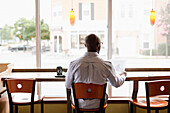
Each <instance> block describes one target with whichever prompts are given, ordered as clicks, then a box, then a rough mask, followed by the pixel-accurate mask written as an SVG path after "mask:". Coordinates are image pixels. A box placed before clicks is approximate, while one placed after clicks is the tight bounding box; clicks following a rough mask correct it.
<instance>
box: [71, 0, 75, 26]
mask: <svg viewBox="0 0 170 113" xmlns="http://www.w3.org/2000/svg"><path fill="white" fill-rule="evenodd" d="M74 23H75V15H74V10H73V0H72V9H71V11H70V24H71V26H73V25H74Z"/></svg>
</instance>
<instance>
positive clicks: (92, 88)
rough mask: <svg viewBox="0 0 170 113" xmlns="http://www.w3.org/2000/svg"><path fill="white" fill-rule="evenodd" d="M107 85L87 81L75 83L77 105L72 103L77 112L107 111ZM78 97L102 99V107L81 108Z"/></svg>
mask: <svg viewBox="0 0 170 113" xmlns="http://www.w3.org/2000/svg"><path fill="white" fill-rule="evenodd" d="M106 85H107V84H104V85H97V84H91V83H90V84H87V83H73V84H72V88H73V96H74V102H75V105H74V104H72V105H71V106H72V108H73V110H74V112H76V113H83V112H97V113H105V109H106V107H107V104H104V102H105V94H106ZM78 99H100V107H99V108H97V109H96V108H95V109H83V108H79V103H78Z"/></svg>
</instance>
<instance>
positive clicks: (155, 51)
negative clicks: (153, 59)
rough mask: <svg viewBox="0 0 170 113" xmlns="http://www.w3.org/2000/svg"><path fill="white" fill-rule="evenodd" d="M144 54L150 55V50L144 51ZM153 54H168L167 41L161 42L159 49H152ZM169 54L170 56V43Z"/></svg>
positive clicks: (169, 46)
mask: <svg viewBox="0 0 170 113" xmlns="http://www.w3.org/2000/svg"><path fill="white" fill-rule="evenodd" d="M142 55H146V56H149V55H150V50H144V51H143V52H142ZM152 55H153V56H165V55H166V44H165V43H162V44H159V45H158V48H157V49H153V50H152ZM168 56H170V44H169V45H168Z"/></svg>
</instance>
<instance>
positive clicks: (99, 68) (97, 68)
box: [65, 34, 126, 109]
mask: <svg viewBox="0 0 170 113" xmlns="http://www.w3.org/2000/svg"><path fill="white" fill-rule="evenodd" d="M85 47H86V48H87V52H86V53H85V54H84V56H82V57H80V58H78V59H76V60H74V61H72V62H71V63H70V65H69V68H68V71H67V75H66V82H65V86H66V88H71V87H72V83H73V81H74V82H75V83H78V82H81V83H94V84H105V83H107V81H109V82H110V83H111V85H112V86H114V87H119V86H121V85H122V84H123V83H124V81H125V79H126V72H122V73H121V74H120V75H117V74H116V72H115V69H114V67H113V65H112V63H111V62H109V61H104V60H103V59H102V58H100V57H99V56H98V54H99V52H100V48H101V42H100V39H99V38H98V37H97V36H96V35H94V34H90V35H88V36H87V37H86V38H85ZM72 100H74V99H72ZM73 103H74V102H73ZM99 103H100V101H99V100H98V99H92V100H83V99H79V107H80V108H85V109H90V108H98V107H99Z"/></svg>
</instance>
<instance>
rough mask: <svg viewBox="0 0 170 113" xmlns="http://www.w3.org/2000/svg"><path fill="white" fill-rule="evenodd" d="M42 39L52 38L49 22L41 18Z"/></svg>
mask: <svg viewBox="0 0 170 113" xmlns="http://www.w3.org/2000/svg"><path fill="white" fill-rule="evenodd" d="M41 39H42V40H49V39H50V31H49V26H48V24H45V23H44V20H41Z"/></svg>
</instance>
